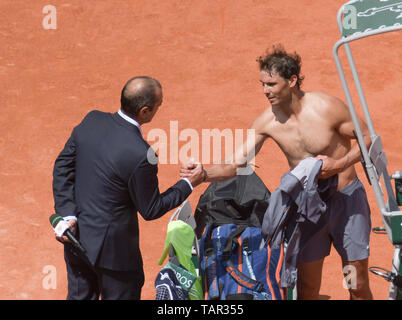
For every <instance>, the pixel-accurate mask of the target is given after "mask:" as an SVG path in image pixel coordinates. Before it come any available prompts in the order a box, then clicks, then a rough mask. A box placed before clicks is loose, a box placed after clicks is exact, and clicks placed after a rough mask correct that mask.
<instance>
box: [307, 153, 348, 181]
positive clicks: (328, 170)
mask: <svg viewBox="0 0 402 320" xmlns="http://www.w3.org/2000/svg"><path fill="white" fill-rule="evenodd" d="M315 159H316V160H322V162H323V163H322V167H321V174H320V176H319V178H321V179H327V178H329V177H331V176H333V175H335V174H337V173H340V172H342V171H343V170H345V168H346V162H345V160H347V158H346V159H344V158H342V159H339V160H337V159H334V158H330V157H328V156H323V155H318V156H316V157H315Z"/></svg>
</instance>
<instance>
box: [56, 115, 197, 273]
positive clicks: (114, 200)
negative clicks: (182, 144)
mask: <svg viewBox="0 0 402 320" xmlns="http://www.w3.org/2000/svg"><path fill="white" fill-rule="evenodd" d="M148 150H150V151H151V152H153V150H152V149H150V146H149V145H148V144H147V142H146V141H145V140H144V139H143V138H142V136H141V133H140V130H139V128H138V127H136V126H135V125H133V124H131V123H129V122H128V121H126V120H125V119H123V118H122V117H121V116H120V115H119V114H118V113H115V114H110V113H104V112H100V111H92V112H90V113H89V114H88V115H87V116H86V117H85V118H84V119H83V121H82V122H81V123H80V124H79V125H78V126H76V127H75V128H74V130H73V132H72V134H71V137H70V138H69V139H68V141H67V143H66V145H65V147H64V149H63V150H62V151H61V153H60V155H59V156H58V157H57V159H56V161H55V165H54V171H53V194H54V201H55V211H56V213H57V214H59V215H61V216H70V215H75V216H77V218H78V221H77V224H78V238H79V240H80V242H81V244H82V245H83V247H84V248H85V249H86V250H87V257H88V259H89V261H90V263H91V264H92V265H95V266H98V267H102V268H106V269H112V270H121V271H128V270H141V271H142V257H141V253H140V248H139V229H138V216H137V212H139V213H140V214H141V216H142V217H143V218H144V219H145V220H153V219H157V218H159V217H161V216H162V215H164V214H165V213H166V212H168V211H169V210H171V209H173V208H175V207H177V206H178V205H180V204H181V203H182V202H183V201H184V200H185V199H186V198H187V197H188V196H189V195H190V193H191V187H190V185H189V184H188V183H187V182H186V181H184V180H179V181H178V182H177V183H176V184H175V185H173V186H172V187H170V188H169V189H168V190H166V191H165V192H163V193H160V192H159V187H158V178H157V172H158V168H157V165H155V164H151V163H149V162H148V160H147V154H148Z"/></svg>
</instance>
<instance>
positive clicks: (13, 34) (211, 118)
mask: <svg viewBox="0 0 402 320" xmlns="http://www.w3.org/2000/svg"><path fill="white" fill-rule="evenodd" d="M344 2H345V1H344V0H331V1H324V0H321V1H317V0H297V1H296V0H280V1H273V0H247V1H243V0H234V1H233V0H232V1H228V0H216V1H212V0H205V1H193V0H169V1H156V0H149V1H146V2H145V1H137V0H132V1H123V0H116V1H95V0H87V1H60V0H52V1H48V0H46V1H41V0H34V1H24V0H3V1H1V3H0V21H1V22H0V86H1V89H0V101H1V103H2V106H3V108H2V113H1V117H0V119H1V120H0V155H1V161H0V299H65V297H66V293H67V288H66V286H67V279H66V270H65V264H64V259H63V250H62V246H61V245H60V244H59V243H58V242H57V241H55V240H54V235H53V231H52V229H51V226H50V224H49V220H48V218H49V216H50V214H52V213H53V196H52V170H53V163H54V160H55V159H56V157H57V155H58V153H59V152H60V150H61V149H62V147H63V146H64V143H65V141H66V140H67V138H68V137H69V135H70V133H71V130H72V128H73V127H74V126H75V125H76V124H78V123H79V122H80V121H81V119H82V118H83V116H84V115H86V114H87V113H88V112H89V111H90V110H93V109H98V110H102V111H107V112H112V113H114V112H115V111H117V110H118V108H119V103H120V91H121V88H122V86H123V85H124V83H125V82H126V80H128V79H129V78H131V77H132V76H135V75H149V76H152V77H155V78H157V79H158V80H160V82H161V83H162V86H163V90H164V103H163V105H162V107H161V108H160V110H159V112H158V114H157V115H156V117H155V118H154V120H153V121H152V122H151V124H148V125H145V126H144V127H143V131H144V136H145V137H147V133H148V132H149V131H150V130H151V129H152V128H159V129H163V130H165V131H166V132H167V133H169V128H170V127H169V126H170V121H178V129H179V131H180V130H183V129H186V128H192V129H195V130H197V132H201V130H202V129H203V128H209V129H213V128H217V129H220V130H223V129H226V128H228V129H230V130H235V129H246V128H248V127H249V126H250V124H251V122H252V121H253V119H254V118H255V117H256V116H257V115H258V114H259V113H260V112H262V111H263V110H264V108H266V107H267V106H268V105H267V100H266V98H265V97H264V95H263V94H262V89H261V87H260V83H259V72H258V65H257V63H256V58H257V57H258V56H259V55H261V54H262V53H263V52H264V51H265V49H266V48H267V47H268V46H270V45H272V44H275V43H279V42H280V43H282V44H283V45H284V46H285V47H286V49H288V50H289V51H297V52H298V53H299V54H300V55H301V56H302V59H303V60H302V61H303V65H302V73H303V74H304V75H305V81H304V84H303V89H304V90H306V91H324V92H326V93H328V94H332V95H336V96H339V97H341V98H342V99H343V100H344V94H343V91H342V88H341V83H340V81H339V77H338V73H337V71H336V67H335V64H334V59H333V57H332V47H333V45H334V43H335V42H336V41H337V40H338V39H339V31H338V29H337V25H336V14H337V10H338V9H339V7H340V6H341V5H342V4H343V3H344ZM48 4H51V5H53V6H54V7H55V8H56V9H57V29H55V30H45V29H44V28H43V25H42V20H43V19H44V17H45V14H44V13H42V9H43V7H44V6H45V5H48ZM351 48H352V51H353V54H354V57H355V61H356V64H357V68H358V70H359V74H360V77H361V81H362V84H363V89H364V90H365V94H366V98H367V101H368V104H369V108H370V111H371V114H372V117H373V122H374V125H375V128H376V131H377V133H378V134H379V135H380V136H381V137H382V139H383V143H384V150H385V152H386V153H387V157H388V162H389V171H390V172H391V173H392V172H395V171H396V170H401V169H402V154H401V152H400V150H401V148H402V140H401V137H400V134H399V133H400V128H401V119H402V116H401V113H400V108H401V105H402V98H401V95H400V90H401V87H402V80H401V78H400V74H401V72H402V64H401V61H402V42H401V39H400V33H399V34H398V33H389V34H385V35H380V36H377V37H373V38H369V39H365V40H361V41H359V42H357V43H352V44H351ZM341 51H342V50H341ZM341 57H343V58H344V53H343V51H342V54H341ZM346 71H348V70H346ZM347 75H348V79H350V74H349V73H347ZM352 89H354V88H353V87H352ZM354 97H356V96H354ZM356 101H358V100H357V99H356ZM169 143H170V141H169ZM184 143H185V142H180V143H179V146H181V145H183V144H184ZM256 164H257V165H258V166H259V168H258V169H257V170H256V172H257V174H258V175H259V176H260V177H261V178H262V179H263V180H264V182H265V183H266V185H267V187H268V188H269V189H270V190H271V191H273V190H275V188H276V187H277V186H278V185H279V181H280V177H281V176H282V175H283V174H284V173H285V172H286V171H287V170H288V166H287V162H286V160H285V157H284V156H283V155H282V153H281V151H280V150H279V148H278V147H277V146H276V145H275V144H274V143H272V142H271V141H269V142H268V143H266V144H265V145H264V147H263V148H262V150H261V152H260V153H259V154H258V156H257V159H256ZM357 169H358V173H359V176H360V178H361V180H362V182H363V184H364V185H365V187H366V189H367V193H368V197H369V202H370V205H371V208H372V224H373V226H382V222H381V217H380V213H379V210H378V208H377V204H376V202H375V197H374V193H373V191H372V189H371V188H370V186H369V185H368V182H367V179H366V178H365V176H364V173H363V170H362V167H361V166H360V165H359V164H358V165H357ZM178 172H179V164H161V165H159V182H160V189H161V190H162V191H163V190H165V189H167V188H168V187H169V186H171V185H172V184H173V183H174V182H175V181H176V180H177V179H178ZM206 187H207V185H205V184H204V185H202V186H200V187H198V188H197V189H195V190H194V192H193V193H192V195H191V196H190V198H189V200H190V202H191V205H192V206H193V208H194V207H195V206H196V204H197V202H198V198H199V196H200V195H201V193H202V192H203V190H205V188H206ZM171 213H173V211H172V212H170V213H168V214H167V215H165V216H164V217H163V218H161V219H159V220H157V221H152V222H145V221H144V220H142V218H140V239H141V240H140V241H141V250H142V253H143V258H144V269H145V276H146V282H145V285H144V288H143V293H142V299H154V294H155V290H154V280H155V276H156V274H157V272H158V271H159V270H160V266H158V264H157V260H158V258H159V256H160V254H161V253H162V250H163V245H164V239H165V234H166V227H167V223H168V221H169V218H170V216H171ZM392 255H393V246H392V245H391V243H390V241H389V240H388V237H387V236H386V235H379V234H372V235H371V257H370V260H369V265H370V266H381V267H384V268H388V269H390V267H391V266H390V265H391V260H392ZM49 266H50V268H51V269H46V267H49ZM48 270H53V271H56V272H57V273H56V288H55V289H54V288H47V287H46V285H45V286H44V278H45V277H46V276H47V275H48V274H47V273H46V272H49V271H48ZM341 270H342V267H341V261H340V258H339V257H338V255H337V253H336V251H335V250H334V249H332V252H331V255H330V256H329V257H328V258H327V259H326V261H325V265H324V272H323V280H322V289H321V293H320V294H321V296H320V297H321V298H322V299H348V298H349V294H348V291H347V290H345V289H344V288H343V286H342V273H341ZM370 281H371V289H372V292H373V295H374V298H375V299H387V298H388V283H387V282H386V281H385V280H383V279H382V278H380V277H378V276H375V275H372V274H370Z"/></svg>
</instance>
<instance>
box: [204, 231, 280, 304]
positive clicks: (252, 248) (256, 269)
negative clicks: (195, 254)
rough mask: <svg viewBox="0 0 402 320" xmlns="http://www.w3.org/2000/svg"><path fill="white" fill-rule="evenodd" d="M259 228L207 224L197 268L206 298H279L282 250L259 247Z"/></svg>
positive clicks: (261, 239)
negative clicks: (198, 268)
mask: <svg viewBox="0 0 402 320" xmlns="http://www.w3.org/2000/svg"><path fill="white" fill-rule="evenodd" d="M262 241H263V238H262V236H261V228H257V227H248V226H246V225H241V226H239V225H236V224H224V225H220V226H214V225H208V226H207V228H206V232H205V233H204V235H203V236H202V238H201V241H200V257H202V258H201V263H200V269H201V278H202V281H203V289H204V292H205V293H206V299H207V300H282V299H284V293H283V292H282V290H281V288H280V287H279V274H280V268H281V263H282V258H283V250H282V249H281V248H280V249H271V248H270V247H269V246H267V245H264V246H263V247H262V248H261V249H260V246H261V242H262Z"/></svg>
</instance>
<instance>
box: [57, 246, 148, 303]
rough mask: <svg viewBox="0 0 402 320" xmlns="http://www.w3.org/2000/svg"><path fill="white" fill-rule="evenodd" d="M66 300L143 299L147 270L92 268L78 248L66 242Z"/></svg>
mask: <svg viewBox="0 0 402 320" xmlns="http://www.w3.org/2000/svg"><path fill="white" fill-rule="evenodd" d="M64 260H65V261H66V267H67V279H68V293H67V300H98V299H99V297H100V298H101V299H102V300H140V298H141V288H142V286H143V284H144V273H143V271H142V270H136V271H116V270H109V269H104V268H99V267H93V266H91V264H90V263H89V261H88V260H87V259H86V257H85V256H83V255H82V254H81V253H80V252H79V251H78V250H76V249H75V248H73V247H72V246H71V245H69V244H66V245H65V248H64Z"/></svg>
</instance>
